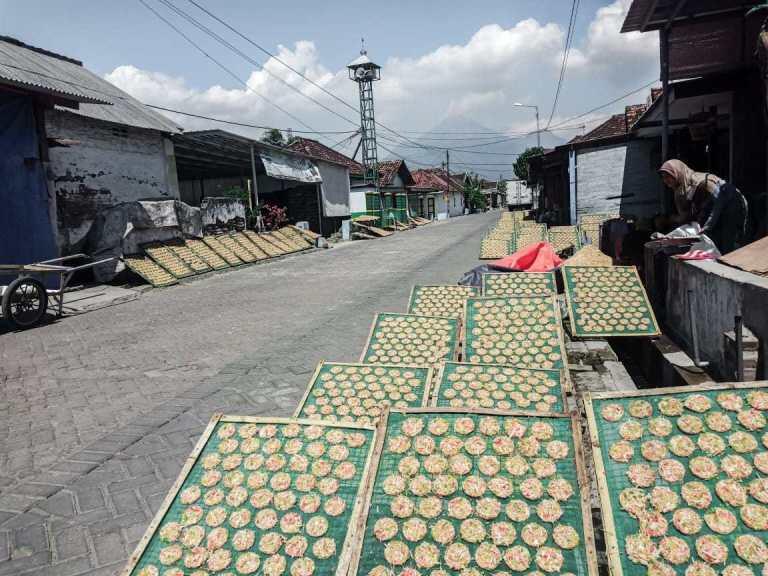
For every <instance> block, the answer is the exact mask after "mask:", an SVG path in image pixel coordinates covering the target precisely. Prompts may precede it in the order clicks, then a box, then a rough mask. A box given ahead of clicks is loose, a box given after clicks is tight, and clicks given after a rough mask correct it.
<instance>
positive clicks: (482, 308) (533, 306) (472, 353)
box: [463, 295, 567, 377]
mask: <svg viewBox="0 0 768 576" xmlns="http://www.w3.org/2000/svg"><path fill="white" fill-rule="evenodd" d="M465 318H466V327H465V338H464V354H463V359H464V361H465V362H470V363H472V364H508V365H511V366H521V367H525V368H543V369H546V370H563V369H567V364H566V353H565V342H564V340H563V330H562V324H561V320H560V307H559V306H558V304H557V298H556V297H555V296H554V295H552V296H520V297H496V298H470V299H468V300H467V310H466V313H465ZM566 372H567V370H566ZM566 377H567V374H566Z"/></svg>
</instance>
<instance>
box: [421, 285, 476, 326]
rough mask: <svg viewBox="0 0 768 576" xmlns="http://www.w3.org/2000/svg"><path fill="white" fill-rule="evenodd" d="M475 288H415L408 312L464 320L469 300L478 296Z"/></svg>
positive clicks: (448, 286)
mask: <svg viewBox="0 0 768 576" xmlns="http://www.w3.org/2000/svg"><path fill="white" fill-rule="evenodd" d="M477 294H478V289H477V288H475V287H474V286H459V285H457V284H454V285H446V286H414V287H413V288H412V289H411V296H410V298H409V299H408V312H409V313H410V314H418V315H421V316H443V317H445V318H463V317H464V305H465V304H466V302H467V298H469V297H470V296H477Z"/></svg>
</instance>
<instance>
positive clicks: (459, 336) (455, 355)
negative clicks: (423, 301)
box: [359, 312, 464, 368]
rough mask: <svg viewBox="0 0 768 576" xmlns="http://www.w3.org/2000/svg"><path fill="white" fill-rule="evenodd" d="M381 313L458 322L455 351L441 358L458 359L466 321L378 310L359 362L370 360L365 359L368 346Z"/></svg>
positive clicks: (364, 362) (446, 359)
mask: <svg viewBox="0 0 768 576" xmlns="http://www.w3.org/2000/svg"><path fill="white" fill-rule="evenodd" d="M381 314H388V315H392V316H416V317H418V318H441V319H443V320H450V321H451V322H456V323H457V326H456V342H455V343H454V345H453V352H452V353H451V357H450V358H444V359H442V360H440V362H446V361H451V360H454V361H455V360H457V359H458V357H459V344H460V343H461V342H463V339H462V334H463V329H464V322H463V321H462V320H461V319H460V318H450V317H448V316H424V315H422V314H410V313H407V314H401V313H400V312H376V313H375V314H374V315H373V322H371V329H370V330H369V331H368V338H366V339H365V346H363V352H362V354H360V360H359V362H360V363H361V364H368V362H366V361H365V353H366V352H367V351H368V347H369V346H370V345H371V339H372V338H373V333H374V332H375V331H376V322H377V321H378V319H379V316H380V315H381ZM375 364H378V362H375ZM390 366H393V364H390ZM422 368H426V366H422Z"/></svg>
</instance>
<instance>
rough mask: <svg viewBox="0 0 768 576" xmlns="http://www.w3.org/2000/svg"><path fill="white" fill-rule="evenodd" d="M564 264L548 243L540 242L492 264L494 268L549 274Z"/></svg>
mask: <svg viewBox="0 0 768 576" xmlns="http://www.w3.org/2000/svg"><path fill="white" fill-rule="evenodd" d="M562 263H563V259H562V258H560V257H559V256H558V255H557V253H556V252H555V251H554V249H553V248H552V246H551V245H550V244H549V243H548V242H538V243H536V244H531V245H530V246H526V247H525V248H521V249H520V250H518V251H517V252H515V253H514V254H510V255H509V256H505V257H504V258H502V259H501V260H495V261H494V262H491V264H490V266H491V267H492V268H498V269H500V270H517V271H524V272H549V271H550V270H554V269H555V268H557V267H558V266H560V265H561V264H562Z"/></svg>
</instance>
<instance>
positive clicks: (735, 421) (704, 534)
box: [585, 382, 768, 576]
mask: <svg viewBox="0 0 768 576" xmlns="http://www.w3.org/2000/svg"><path fill="white" fill-rule="evenodd" d="M766 387H768V383H765V382H762V383H741V384H701V385H696V386H685V387H677V388H667V389H654V390H642V391H635V392H625V393H621V392H613V393H607V392H606V393H595V394H592V395H591V396H587V398H586V399H585V407H586V411H587V422H588V426H589V432H590V436H591V444H592V446H593V454H592V458H593V460H594V465H595V473H596V475H597V482H598V488H599V493H600V503H601V507H602V510H603V524H604V528H605V539H606V547H607V551H608V560H609V566H610V570H611V574H612V575H613V576H633V575H640V574H643V575H644V574H646V572H647V571H648V568H649V567H650V568H653V569H654V570H655V571H656V573H657V574H670V575H671V576H672V575H675V574H676V575H678V576H683V575H684V574H685V573H686V571H687V570H688V569H690V572H689V576H690V574H691V573H694V572H695V573H696V574H707V573H708V574H714V573H717V574H742V573H743V574H747V573H752V569H753V568H754V569H756V570H760V568H761V565H762V564H763V563H764V562H762V561H761V562H759V563H758V562H757V560H763V561H764V560H765V559H767V558H768V550H766V549H765V544H764V543H765V542H766V540H768V506H766V504H768V479H766V475H767V474H768V449H767V448H766V446H767V445H768V436H766V430H768V428H766V416H767V415H768V389H766ZM641 523H642V526H643V528H642V533H643V535H642V536H638V533H640V532H641ZM750 535H754V536H756V537H757V538H758V539H759V541H760V542H761V543H762V544H761V543H760V542H758V543H757V544H755V542H754V540H753V539H752V538H751V537H750ZM753 544H754V546H753ZM757 564H760V565H757Z"/></svg>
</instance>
